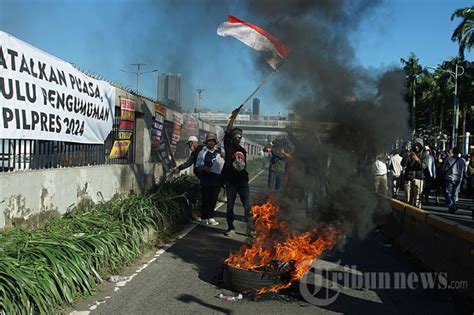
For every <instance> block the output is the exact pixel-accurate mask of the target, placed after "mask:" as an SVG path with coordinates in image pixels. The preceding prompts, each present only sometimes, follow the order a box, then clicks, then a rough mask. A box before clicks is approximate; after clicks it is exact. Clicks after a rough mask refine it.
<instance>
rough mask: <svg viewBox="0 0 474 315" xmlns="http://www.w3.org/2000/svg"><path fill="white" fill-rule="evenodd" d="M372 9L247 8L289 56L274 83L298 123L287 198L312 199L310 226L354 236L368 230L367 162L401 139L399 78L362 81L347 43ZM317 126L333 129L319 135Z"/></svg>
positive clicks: (366, 2) (391, 74) (362, 5)
mask: <svg viewBox="0 0 474 315" xmlns="http://www.w3.org/2000/svg"><path fill="white" fill-rule="evenodd" d="M379 2H380V1H378V0H361V1H350V0H320V1H315V0H297V1H286V0H277V1H275V0H260V1H248V9H249V12H250V14H251V16H252V21H254V20H255V21H258V22H256V23H257V24H260V25H261V26H262V27H263V28H264V29H267V30H268V31H269V32H270V33H272V34H274V35H275V36H277V37H278V38H280V39H281V40H282V41H283V42H284V43H286V44H287V45H288V46H289V47H290V49H291V50H292V54H291V55H290V57H289V60H288V61H287V63H286V64H284V65H283V66H282V68H281V69H280V70H279V73H278V74H277V76H279V79H278V80H276V81H275V82H274V83H275V84H276V89H275V91H276V93H278V95H279V96H280V97H281V98H282V99H284V100H287V101H288V102H289V107H291V108H293V109H294V110H295V112H296V114H297V115H298V116H299V117H300V120H301V121H300V126H299V129H297V130H294V131H293V135H294V138H296V139H293V143H294V144H295V146H296V147H295V149H294V154H295V157H296V159H295V160H294V161H291V162H289V164H290V169H291V172H290V173H289V174H290V175H289V182H288V183H289V185H290V186H289V189H288V194H289V196H290V197H291V198H296V199H300V200H308V198H307V197H308V195H311V196H313V197H314V202H313V203H312V204H311V207H310V208H311V209H312V210H311V212H312V216H313V218H314V219H315V221H316V222H318V223H324V222H338V223H340V224H342V225H343V227H344V230H345V232H346V233H347V234H349V235H350V234H355V235H358V236H363V235H365V234H366V233H367V232H368V231H369V229H370V228H371V227H372V218H373V215H374V213H375V212H376V210H377V208H378V207H379V206H378V203H377V198H376V195H375V194H374V192H373V190H374V189H373V184H372V177H371V175H370V165H371V162H373V161H374V159H375V157H376V155H377V154H380V153H384V152H389V151H390V149H391V146H392V144H393V143H394V142H395V140H396V139H397V138H399V137H404V136H405V135H406V134H407V132H408V125H407V122H408V112H407V105H406V103H405V101H404V98H403V96H404V93H405V92H404V88H403V87H404V79H403V74H402V73H400V72H399V71H396V70H389V71H387V70H380V71H379V72H378V73H377V76H378V77H377V76H374V75H369V72H368V71H365V70H364V69H363V68H362V67H361V66H359V65H357V64H355V58H354V49H353V47H352V46H351V44H350V38H351V36H352V35H353V34H355V33H356V32H357V30H358V27H359V25H360V24H361V23H362V22H363V21H364V19H365V18H367V17H368V16H369V15H370V14H371V13H373V12H374V9H375V8H376V7H377V6H378V5H379V4H380V3H379ZM371 72H372V73H373V70H372V71H371ZM274 86H275V85H274ZM317 122H331V123H332V124H331V127H330V128H329V129H328V130H323V128H321V125H320V124H318V123H317ZM291 204H292V205H294V203H291ZM313 224H314V223H313Z"/></svg>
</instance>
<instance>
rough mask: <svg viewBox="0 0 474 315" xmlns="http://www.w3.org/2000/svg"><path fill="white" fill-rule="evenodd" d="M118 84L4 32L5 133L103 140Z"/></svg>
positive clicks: (1, 120)
mask: <svg viewBox="0 0 474 315" xmlns="http://www.w3.org/2000/svg"><path fill="white" fill-rule="evenodd" d="M114 107H115V88H114V87H112V86H111V85H110V84H108V83H107V82H105V81H100V80H95V79H93V78H91V77H89V76H87V75H85V74H84V73H82V72H80V71H79V70H77V69H76V68H74V66H73V65H72V64H70V63H67V62H65V61H63V60H61V59H59V58H56V57H54V56H52V55H50V54H48V53H46V52H44V51H42V50H40V49H38V48H36V47H33V46H31V45H29V44H27V43H25V42H23V41H21V40H19V39H17V38H15V37H13V36H11V35H9V34H7V33H5V32H2V31H0V138H1V139H40V140H55V141H68V142H79V143H104V141H105V139H106V138H107V136H108V134H109V133H110V131H111V130H112V124H113V121H114V120H113V119H114Z"/></svg>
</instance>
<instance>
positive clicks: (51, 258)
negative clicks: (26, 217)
mask: <svg viewBox="0 0 474 315" xmlns="http://www.w3.org/2000/svg"><path fill="white" fill-rule="evenodd" d="M198 199H199V189H198V183H197V181H196V179H194V178H192V177H187V176H182V177H179V178H178V179H176V180H174V181H173V182H171V183H165V184H162V185H159V186H158V187H156V188H155V190H154V191H153V192H151V193H148V194H132V195H130V196H122V197H120V198H118V199H116V200H113V201H110V202H106V203H101V204H98V205H95V206H89V207H87V208H85V209H81V210H77V211H73V212H71V213H67V214H65V215H64V216H62V217H61V218H58V219H54V220H52V221H50V222H48V223H47V224H46V225H45V226H44V227H42V228H39V229H35V230H24V229H17V230H10V231H7V232H3V233H0V310H4V311H5V312H6V314H32V313H54V311H55V310H56V309H57V308H58V306H61V305H66V304H70V303H72V302H73V301H74V300H75V299H76V298H77V297H79V296H84V295H89V294H91V293H92V292H93V290H94V288H95V286H96V284H97V283H99V282H100V281H101V280H102V279H101V276H104V275H106V274H109V273H115V272H118V271H119V270H120V269H121V268H122V267H123V266H124V265H128V264H131V263H132V262H133V261H134V260H135V259H136V258H137V257H138V256H139V255H140V254H141V252H142V250H143V248H144V245H145V242H144V241H145V235H146V233H145V232H146V231H149V230H154V231H156V232H157V233H158V234H159V235H162V236H163V235H166V234H167V233H169V232H170V231H172V230H173V229H174V228H175V227H176V226H178V225H180V224H183V223H185V222H188V221H189V219H190V218H191V213H192V211H193V210H194V208H195V207H196V205H197V204H198V202H199V201H198Z"/></svg>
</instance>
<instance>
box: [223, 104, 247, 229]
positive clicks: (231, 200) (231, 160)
mask: <svg viewBox="0 0 474 315" xmlns="http://www.w3.org/2000/svg"><path fill="white" fill-rule="evenodd" d="M241 108H242V106H240V107H238V108H236V109H234V111H232V115H231V116H230V120H229V123H228V125H227V129H226V131H225V136H224V150H225V152H226V154H225V164H224V170H223V176H224V180H225V187H226V193H227V225H228V229H227V232H226V233H225V235H227V236H234V235H235V226H234V204H235V199H236V198H237V194H239V196H240V201H242V205H243V207H244V220H245V221H246V222H247V231H246V232H247V234H250V225H249V222H248V221H249V217H250V189H249V174H248V173H247V169H246V167H247V151H245V149H244V148H243V147H242V146H241V145H240V141H241V140H242V129H239V128H233V126H234V121H235V119H236V118H237V115H238V114H239V111H240V109H241Z"/></svg>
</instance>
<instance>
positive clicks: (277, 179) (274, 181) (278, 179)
mask: <svg viewBox="0 0 474 315" xmlns="http://www.w3.org/2000/svg"><path fill="white" fill-rule="evenodd" d="M283 175H284V173H282V172H275V171H272V170H270V172H269V173H268V188H269V189H272V190H280V188H281V186H282V184H283Z"/></svg>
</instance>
